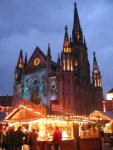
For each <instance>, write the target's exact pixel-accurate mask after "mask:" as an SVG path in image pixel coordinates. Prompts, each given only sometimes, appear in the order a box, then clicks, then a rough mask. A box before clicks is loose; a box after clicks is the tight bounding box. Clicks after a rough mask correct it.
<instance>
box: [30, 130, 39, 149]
mask: <svg viewBox="0 0 113 150" xmlns="http://www.w3.org/2000/svg"><path fill="white" fill-rule="evenodd" d="M37 138H38V133H36V131H35V129H32V132H31V133H30V135H29V145H30V150H37V149H38V148H37V147H38V145H37Z"/></svg>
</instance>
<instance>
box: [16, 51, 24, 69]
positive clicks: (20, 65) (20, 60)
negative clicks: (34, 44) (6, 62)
mask: <svg viewBox="0 0 113 150" xmlns="http://www.w3.org/2000/svg"><path fill="white" fill-rule="evenodd" d="M23 67H24V61H23V53H22V50H20V55H19V58H18V63H17V68H18V69H22V68H23Z"/></svg>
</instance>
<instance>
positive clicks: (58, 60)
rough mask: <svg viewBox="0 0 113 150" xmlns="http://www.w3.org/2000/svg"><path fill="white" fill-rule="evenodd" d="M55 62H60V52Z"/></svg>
mask: <svg viewBox="0 0 113 150" xmlns="http://www.w3.org/2000/svg"><path fill="white" fill-rule="evenodd" d="M57 63H58V64H60V54H58V59H57Z"/></svg>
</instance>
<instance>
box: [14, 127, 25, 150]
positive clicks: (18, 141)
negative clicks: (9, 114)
mask: <svg viewBox="0 0 113 150" xmlns="http://www.w3.org/2000/svg"><path fill="white" fill-rule="evenodd" d="M24 139H25V133H24V132H23V127H21V126H20V127H18V130H17V131H16V132H15V150H21V149H22V145H23V144H24Z"/></svg>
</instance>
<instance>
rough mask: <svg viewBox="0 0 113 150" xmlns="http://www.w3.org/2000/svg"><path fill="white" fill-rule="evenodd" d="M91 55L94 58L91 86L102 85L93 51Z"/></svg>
mask: <svg viewBox="0 0 113 150" xmlns="http://www.w3.org/2000/svg"><path fill="white" fill-rule="evenodd" d="M93 55H94V58H93V72H92V84H93V87H102V83H101V74H100V71H99V68H98V64H97V60H96V56H95V52H93Z"/></svg>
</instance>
